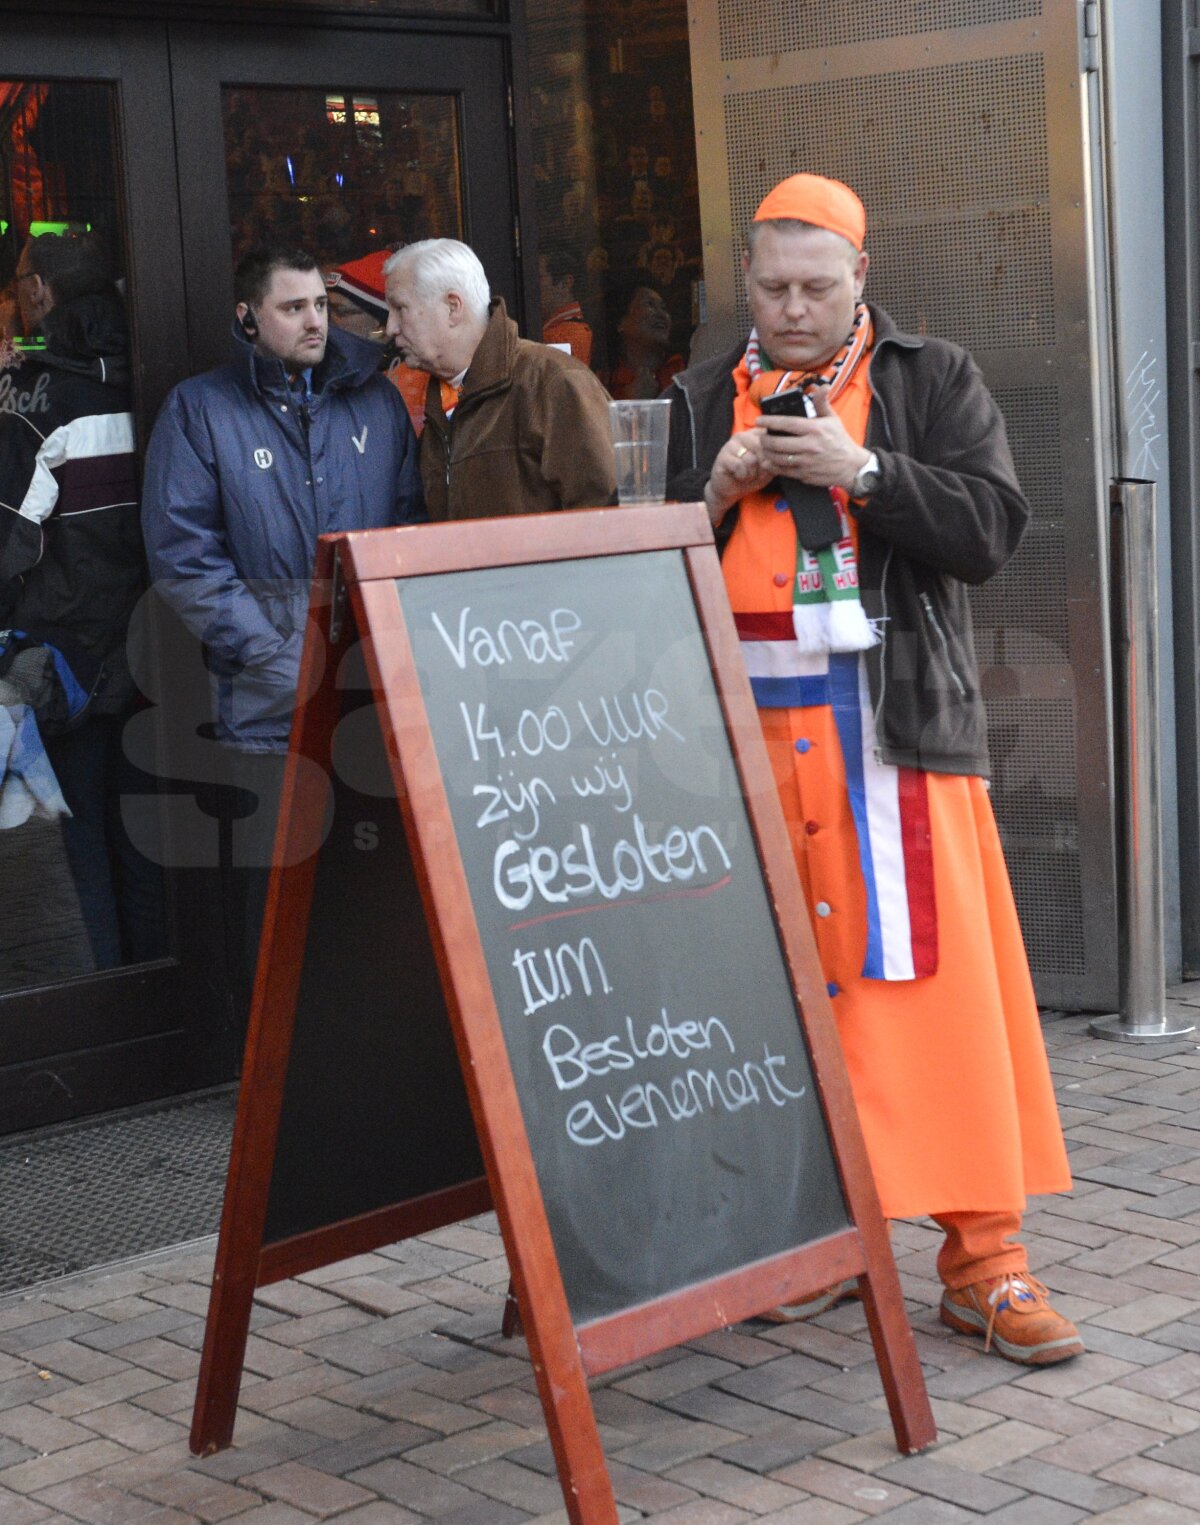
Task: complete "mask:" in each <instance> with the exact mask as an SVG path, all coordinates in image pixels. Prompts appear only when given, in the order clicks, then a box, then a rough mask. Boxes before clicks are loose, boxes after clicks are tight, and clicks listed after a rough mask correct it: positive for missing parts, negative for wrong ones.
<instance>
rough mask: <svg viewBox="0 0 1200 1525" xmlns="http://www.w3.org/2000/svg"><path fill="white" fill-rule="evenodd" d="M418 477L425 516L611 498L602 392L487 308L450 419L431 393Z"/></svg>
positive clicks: (498, 308) (436, 391)
mask: <svg viewBox="0 0 1200 1525" xmlns="http://www.w3.org/2000/svg"><path fill="white" fill-rule="evenodd" d="M425 420H426V422H425V432H424V434H422V436H421V476H422V478H423V480H424V483H425V502H426V505H427V507H428V509H429V517H430V519H481V518H484V517H490V516H492V515H495V514H535V513H542V512H544V511H545V510H547V509H552V508H596V507H603V506H604V505H606V504H608V503H611V502H613V501H614V494H615V479H614V476H613V452H612V435H611V433H610V431H609V425H608V393H607V392H605V390H604V388H603V387H602V386H601V385H600V383H599V382H598V381H597V380H596V378H595V377H594V376H593V375H592V373H591V371H589V370H588V369H587V367H586V366H583V365H580V363H579V361H578V360H574V359H572V358H571V356H570V355H564V354H563V353H562V351H561V350H556V349H550V348H548V347H547V346H546V345H544V344H534V343H532V342H531V341H530V340H528V339H521V338H519V337H518V335H517V325H516V324H515V323H514V322H513V321H512V319H511V318H510V317H509V316H508V314H507V313H506V312H505V310H504V302H503V301H502V300H501V299H500V298H498V297H497V298H496V299H495V300H494V301H493V302H492V306H491V315H490V317H489V318H488V326H487V330H486V331H485V333H484V336H483V338H482V339H481V340H480V341H479V348H478V349H477V350H476V351H475V355H474V358H473V359H472V361H471V364H470V366H469V367H468V368H467V374H466V379H465V380H464V382H463V388H462V395H461V396H460V398H459V401H458V406H457V407H456V408H455V409H454V413H453V416H452V417H451V418H449V419H447V417H446V415H445V413H444V412H443V411H442V403H441V396H440V388H439V387H438V385H437V382H436V381H434V382H433V384H432V385H431V386H430V388H429V392H428V395H427V398H426V409H425Z"/></svg>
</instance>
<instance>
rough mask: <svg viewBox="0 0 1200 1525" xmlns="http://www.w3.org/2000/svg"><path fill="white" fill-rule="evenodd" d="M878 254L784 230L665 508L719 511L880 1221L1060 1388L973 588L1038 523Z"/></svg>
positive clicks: (682, 423) (1038, 1079)
mask: <svg viewBox="0 0 1200 1525" xmlns="http://www.w3.org/2000/svg"><path fill="white" fill-rule="evenodd" d="M865 231H866V214H865V212H864V210H863V206H862V203H861V202H860V201H859V199H858V197H857V196H856V195H855V194H854V192H853V191H852V190H850V188H849V187H848V186H845V185H842V184H841V183H840V182H838V181H833V180H828V179H825V178H824V177H821V176H817V175H807V174H800V175H794V176H791V177H789V179H787V180H785V181H783V182H782V183H781V184H780V185H778V186H777V187H776V188H775V189H774V190H773V191H772V192H770V194H769V195H768V196H767V197H766V198H765V200H764V201H763V202H762V204H761V206H760V207H759V209H758V212H757V214H756V217H755V221H754V224H753V226H752V228H751V230H750V234H749V237H748V241H747V242H748V247H747V250H746V253H745V255H744V257H743V270H744V274H745V280H746V294H747V298H748V302H749V308H750V313H751V316H752V318H753V321H754V329H753V330H752V332H751V334H750V336H749V338H748V340H747V341H746V342H745V343H742V344H739V345H738V347H737V349H736V350H735V351H734V352H732V353H731V354H729V355H728V356H725V357H723V358H718V359H714V360H709V361H706V362H704V363H702V364H700V365H698V366H696V367H695V368H694V369H692V370H688V371H685V372H683V373H682V374H680V375H679V376H676V377H675V378H674V380H673V381H672V384H671V386H670V387H668V389H667V392H666V394H665V395H667V396H669V397H670V398H671V400H672V403H673V407H672V417H671V433H670V446H669V453H670V458H669V465H668V478H669V480H668V496H670V497H676V498H693V499H694V498H703V500H704V502H705V503H706V504H707V506H708V510H709V515H710V518H711V519H712V521H713V524H714V526H715V529H716V534H717V537H718V541H719V543H720V545H721V547H722V570H723V573H724V577H725V584H726V588H727V590H728V592H729V596H730V602H731V605H732V607H733V611H734V617H735V621H736V623H737V626H738V630H739V634H740V635H741V639H742V651H743V654H744V656H745V659H746V664H747V669H748V672H749V674H750V681H751V687H752V689H753V691H754V695H755V699H756V702H757V704H758V706H759V713H760V718H761V721H762V725H763V730H764V734H765V736H766V740H767V747H768V751H769V753H770V756H771V760H772V764H773V768H774V774H775V779H776V782H777V785H778V788H779V793H780V799H781V801H782V804H783V809H784V817H785V820H786V822H787V825H788V830H789V837H790V841H791V845H792V848H793V852H794V856H795V859H796V864H797V868H798V870H799V873H800V878H801V883H802V885H803V888H804V892H805V897H806V901H807V904H808V908H809V913H810V917H811V921H812V927H813V933H814V937H815V939H816V944H817V950H818V953H819V956H820V959H821V966H822V970H823V972H824V974H825V978H826V980H827V981H828V988H829V993H830V996H831V998H832V1005H833V1011H834V1016H835V1019H836V1021H837V1024H838V1031H839V1034H840V1036H841V1039H842V1046H843V1049H844V1051H845V1055H846V1061H847V1067H848V1070H849V1074H850V1081H851V1085H852V1088H853V1091H854V1096H855V1100H856V1103H857V1107H858V1111H859V1116H860V1120H861V1122H862V1127H863V1133H864V1136H865V1139H866V1144H867V1150H868V1154H869V1156H870V1159H871V1164H872V1169H873V1173H874V1175H875V1179H876V1184H877V1186H878V1189H879V1196H880V1200H881V1203H882V1206H883V1209H884V1212H885V1213H886V1214H887V1215H888V1216H889V1217H912V1216H916V1215H924V1214H928V1215H931V1216H932V1217H933V1218H935V1220H936V1221H937V1222H938V1224H939V1225H940V1227H941V1228H942V1229H943V1231H944V1233H945V1236H946V1238H945V1242H944V1244H943V1246H942V1249H941V1251H940V1253H939V1256H938V1271H939V1274H940V1276H941V1279H942V1282H943V1285H944V1288H945V1290H944V1292H943V1295H942V1302H941V1310H940V1312H941V1317H942V1320H943V1322H945V1323H947V1324H949V1325H950V1326H951V1327H952V1328H954V1329H956V1330H959V1331H960V1332H963V1333H968V1334H978V1335H982V1336H983V1337H984V1340H985V1345H986V1347H987V1348H990V1349H994V1350H996V1351H998V1352H999V1353H1000V1354H1001V1355H1003V1356H1006V1357H1007V1358H1008V1359H1010V1360H1013V1361H1018V1362H1022V1363H1025V1364H1030V1365H1045V1364H1049V1363H1051V1362H1056V1361H1061V1360H1064V1359H1066V1358H1068V1357H1070V1356H1073V1355H1076V1354H1078V1353H1079V1352H1080V1351H1081V1350H1082V1348H1083V1346H1082V1343H1081V1341H1080V1338H1079V1335H1078V1332H1077V1330H1076V1329H1075V1327H1074V1326H1073V1325H1072V1324H1071V1323H1070V1322H1069V1321H1068V1320H1067V1319H1066V1318H1064V1317H1062V1315H1061V1314H1059V1313H1057V1312H1056V1311H1055V1310H1054V1309H1053V1308H1052V1307H1051V1305H1050V1303H1049V1301H1048V1298H1047V1295H1046V1290H1045V1288H1044V1287H1042V1286H1041V1285H1040V1284H1039V1283H1038V1282H1037V1281H1036V1280H1035V1279H1034V1278H1033V1277H1032V1276H1031V1275H1030V1273H1029V1263H1028V1258H1027V1255H1026V1252H1025V1250H1024V1248H1023V1247H1022V1246H1021V1245H1020V1244H1018V1243H1016V1242H1015V1239H1014V1236H1015V1235H1016V1233H1017V1232H1018V1231H1019V1229H1020V1225H1021V1217H1022V1213H1023V1210H1024V1207H1025V1199H1026V1195H1027V1193H1030V1192H1047V1191H1061V1190H1065V1189H1066V1188H1067V1187H1068V1186H1069V1184H1070V1174H1069V1170H1068V1167H1067V1162H1066V1154H1065V1150H1064V1146H1063V1140H1062V1131H1061V1128H1060V1125H1059V1121H1058V1115H1057V1110H1056V1107H1055V1102H1054V1094H1053V1090H1052V1087H1051V1083H1050V1077H1049V1070H1048V1066H1047V1063H1046V1056H1045V1050H1044V1046H1043V1044H1042V1038H1041V1030H1040V1027H1039V1024H1038V1014H1037V1008H1036V1005H1035V1003H1034V997H1033V988H1032V983H1031V980H1030V977H1029V969H1028V963H1027V961H1026V957H1025V951H1024V947H1023V944H1022V941H1021V934H1020V928H1019V926H1018V923H1017V918H1016V912H1015V908H1014V906H1013V900H1012V892H1011V889H1010V887H1009V882H1008V876H1007V873H1006V871H1005V868H1004V862H1003V857H1002V855H1001V851H1000V844H999V839H998V836H997V833H996V828H995V822H994V820H993V817H992V812H991V807H990V804H989V801H988V795H987V790H986V783H985V780H986V777H987V770H988V755H987V740H986V734H985V723H984V711H983V703H982V698H981V694H980V682H979V673H978V669H977V664H976V661H975V654H974V648H973V645H972V640H971V625H970V617H969V612H968V605H967V598H966V586H965V585H966V584H968V583H976V582H982V581H983V580H984V579H985V578H987V577H990V576H992V575H993V574H994V573H995V572H997V571H999V569H1000V568H1001V567H1002V566H1004V564H1005V563H1006V561H1007V560H1008V559H1009V557H1010V556H1011V555H1012V554H1013V552H1014V551H1015V550H1016V547H1017V544H1018V542H1019V541H1020V538H1021V534H1022V531H1023V530H1024V527H1025V524H1026V521H1027V519H1028V516H1029V509H1028V506H1027V504H1026V502H1025V499H1024V497H1023V496H1022V494H1021V490H1020V488H1019V486H1018V485H1017V481H1016V477H1015V475H1014V472H1013V465H1012V458H1011V456H1010V454H1009V449H1008V444H1007V441H1006V438H1005V432H1004V424H1003V420H1002V419H1001V416H1000V412H999V409H998V408H997V407H996V404H995V402H994V401H993V400H992V398H991V396H990V395H989V393H988V391H987V389H986V387H985V386H984V384H983V380H982V378H981V376H980V374H979V371H978V369H977V368H976V366H975V364H974V362H973V361H972V360H971V358H970V356H968V355H967V354H966V353H964V351H962V350H960V349H958V348H957V347H956V346H954V345H952V344H947V343H945V342H944V341H942V340H938V339H932V338H918V337H915V336H913V335H908V334H903V333H901V332H899V331H898V330H897V328H896V326H895V324H894V323H893V322H892V321H891V319H890V318H888V316H887V314H886V313H884V312H882V311H880V310H879V309H878V308H873V307H870V306H868V305H867V304H866V303H865V302H864V301H863V299H862V293H863V285H864V282H865V280H866V275H867V267H868V263H869V261H868V256H867V253H866V250H865V248H864V238H865ZM781 409H782V410H783V411H782V412H780V411H778V410H781ZM852 1292H853V1287H852V1286H843V1287H835V1288H830V1289H829V1291H828V1292H827V1293H825V1294H823V1295H822V1296H821V1297H820V1298H818V1299H815V1300H814V1301H812V1302H810V1303H808V1304H801V1305H798V1306H796V1307H795V1308H792V1309H785V1310H780V1315H781V1316H791V1317H806V1316H809V1315H811V1314H812V1313H813V1312H816V1311H819V1309H820V1308H822V1307H827V1306H829V1305H830V1303H831V1302H833V1301H836V1300H837V1298H838V1297H839V1296H842V1295H851V1294H852Z"/></svg>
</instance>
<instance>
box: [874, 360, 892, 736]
mask: <svg viewBox="0 0 1200 1525" xmlns="http://www.w3.org/2000/svg"><path fill="white" fill-rule="evenodd" d="M887 342H888V341H887V340H886V339H885V340H884V341H883V343H884V344H886V343H887ZM878 353H879V347H878V346H876V349H875V354H873V355H872V356H871V358H870V359H869V360H868V361H867V381H868V383H869V382H870V379H871V367H872V365H874V363H875V356H876V355H878ZM871 400H872V402H873V404H874V405H875V406H876V407H877V408H878V409H879V417H880V419H881V420H882V422H883V437H884V439H885V440H886V441H887V445H888V449H889V450H894V449H895V448H896V446H895V443H894V442H893V440H892V426H891V423H890V422H889V420H888V416H887V409H886V408H885V407H884V405H883V403H882V401H881V400H880V398H879V394H878V393H877V392H874V391H872V394H871ZM895 549H896V547H895V546H894V545H889V546H888V548H887V555H886V556H885V557H884V558H883V571H882V572H881V573H880V576H879V609H880V617H879V702H878V704H876V706H875V713H874V714H873V715H872V717H871V718H872V721H873V722H874V729H875V741H876V743H877V745H876V747H875V761H876V762H877V763H881V762H882V761H883V748H882V746H879V745H878V742H879V724H880V721H881V719H882V718H883V700H884V695H885V694H886V693H887V640H888V609H887V578H888V571H889V570H890V568H891V565H892V553H893V551H894V550H895Z"/></svg>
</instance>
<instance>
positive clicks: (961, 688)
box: [917, 593, 967, 699]
mask: <svg viewBox="0 0 1200 1525" xmlns="http://www.w3.org/2000/svg"><path fill="white" fill-rule="evenodd" d="M917 597H918V598H919V599H920V600H921V608H922V609H924V611H925V618H926V619H927V620H928V621H929V623H930V624H931V625H932V626H933V628H934V629H935V630H936V631H937V637H938V640H939V641H941V643H942V654H943V656H944V657H945V658H946V666H947V668H948V669H949V671H950V676H951V677H952V678H953V679H954V686H955V687H956V688H957V689H958V694H959V698H961V699H965V698H966V697H967V690H966V686H965V684H964V683H963V680H962V679H961V678H960V677H959V676H958V673H957V672H956V671H955V669H954V663H953V662H952V661H951V660H950V647H949V644H948V643H947V641H946V637H945V634H944V633H943V631H942V627H941V626H940V625H939V624H938V621H937V615H936V614H934V612H933V601H932V600H931V599H930V597H929V594H928V593H919V594H918V595H917Z"/></svg>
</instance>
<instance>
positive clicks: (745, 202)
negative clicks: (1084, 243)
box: [725, 54, 1054, 349]
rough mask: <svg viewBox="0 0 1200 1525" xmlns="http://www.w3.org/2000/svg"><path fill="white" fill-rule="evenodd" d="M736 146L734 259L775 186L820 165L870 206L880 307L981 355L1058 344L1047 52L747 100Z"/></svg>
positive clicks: (734, 107) (735, 123) (734, 119)
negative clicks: (1049, 203) (1048, 203)
mask: <svg viewBox="0 0 1200 1525" xmlns="http://www.w3.org/2000/svg"><path fill="white" fill-rule="evenodd" d="M725 134H726V141H727V143H728V145H729V173H730V191H731V201H732V209H733V230H734V242H735V244H736V246H737V248H736V250H734V251H732V252H733V254H734V255H735V256H736V255H737V254H740V250H741V244H742V232H743V230H744V229H745V227H746V226H747V225H748V224H749V222H750V220H751V218H752V217H753V216H754V209H755V207H756V206H757V205H758V203H759V201H760V200H761V199H762V197H763V196H764V195H765V193H766V192H767V191H768V190H769V189H770V188H771V186H772V185H774V184H775V183H776V182H777V181H779V180H782V179H783V178H784V176H785V175H790V174H794V173H795V172H796V171H797V170H801V169H812V168H815V167H818V166H819V168H820V171H821V173H822V174H829V175H833V176H835V177H836V178H837V179H839V180H844V181H845V182H846V183H847V184H848V185H853V186H854V187H855V189H856V190H857V191H858V193H859V195H860V196H861V197H862V198H863V201H864V202H865V204H866V206H867V208H868V210H869V215H870V233H869V237H868V247H869V248H870V250H871V255H872V258H873V260H874V262H875V273H874V274H873V275H872V277H871V293H872V296H873V297H875V298H876V299H877V300H878V301H879V302H881V304H882V305H883V306H885V307H887V308H888V310H889V311H890V312H891V313H892V316H893V317H894V318H895V319H896V321H897V322H898V323H900V324H901V326H902V327H905V328H908V329H911V330H912V331H914V332H918V333H921V332H929V333H937V334H941V335H942V336H944V337H945V338H951V339H955V340H957V342H959V343H960V344H965V345H966V346H967V347H968V348H969V349H993V348H995V349H1012V348H1018V349H1019V348H1024V347H1025V346H1027V345H1029V344H1049V343H1053V342H1054V293H1053V279H1052V272H1051V266H1050V217H1049V211H1048V210H1047V209H1046V208H1045V206H1044V205H1041V204H1039V203H1044V201H1045V199H1046V196H1047V193H1048V180H1049V164H1048V153H1047V147H1046V120H1045V79H1044V70H1043V62H1042V56H1041V54H1026V55H1024V56H1021V57H1016V58H999V59H996V58H987V59H975V60H970V61H965V62H963V63H959V64H951V65H946V66H942V67H934V68H926V69H907V70H904V71H901V72H898V73H894V74H887V75H871V76H868V77H864V78H861V79H853V80H838V81H826V80H820V81H816V82H814V83H812V84H804V85H793V86H788V87H782V88H777V89H771V90H756V91H739V92H737V93H734V94H730V95H728V96H727V97H726V99H725ZM939 208H940V209H945V210H946V212H947V213H948V215H945V216H942V217H938V218H934V219H931V218H930V215H929V214H930V212H932V211H933V210H934V209H939ZM918 209H919V213H920V215H914V213H916V212H917V211H918ZM738 303H739V306H738V318H739V321H740V322H742V323H745V321H746V318H747V312H746V306H745V295H744V293H743V292H739V294H738Z"/></svg>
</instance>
